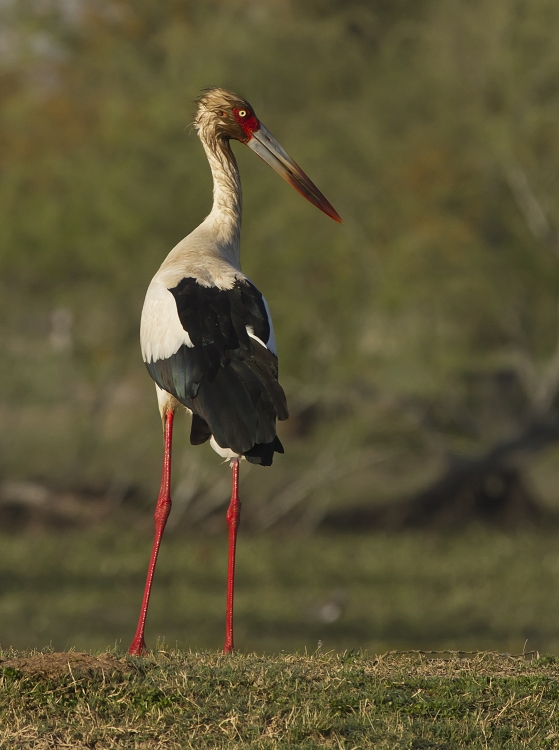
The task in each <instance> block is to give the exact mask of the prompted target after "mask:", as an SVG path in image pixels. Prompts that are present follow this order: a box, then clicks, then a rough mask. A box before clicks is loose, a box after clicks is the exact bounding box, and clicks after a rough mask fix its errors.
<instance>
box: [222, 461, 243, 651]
mask: <svg viewBox="0 0 559 750" xmlns="http://www.w3.org/2000/svg"><path fill="white" fill-rule="evenodd" d="M231 480H232V481H231V502H230V503H229V508H228V510H227V515H226V519H227V525H228V526H229V564H228V570H227V610H226V615H225V646H224V647H223V653H224V654H229V653H231V651H233V648H234V645H233V596H234V593H235V549H236V546H237V529H238V528H239V522H240V520H241V503H240V502H239V459H238V458H235V459H233V461H232V462H231Z"/></svg>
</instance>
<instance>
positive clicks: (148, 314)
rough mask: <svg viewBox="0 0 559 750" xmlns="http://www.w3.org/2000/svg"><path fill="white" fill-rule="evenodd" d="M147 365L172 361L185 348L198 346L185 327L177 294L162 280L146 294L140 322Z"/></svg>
mask: <svg viewBox="0 0 559 750" xmlns="http://www.w3.org/2000/svg"><path fill="white" fill-rule="evenodd" d="M140 344H141V347H142V357H143V359H144V362H151V361H153V362H157V360H159V359H168V357H171V356H172V355H173V354H175V353H176V352H178V350H179V349H180V348H181V346H183V345H185V344H186V346H190V347H192V346H194V344H193V343H192V341H191V339H190V336H189V335H188V332H187V331H185V330H184V328H183V327H182V323H181V321H180V318H179V314H178V312H177V303H176V302H175V298H174V297H173V294H172V293H171V292H170V291H169V290H168V289H167V287H166V286H165V285H164V284H162V283H161V282H160V281H155V280H154V281H152V282H151V284H150V285H149V287H148V290H147V293H146V299H145V301H144V307H143V310H142V321H141V323H140Z"/></svg>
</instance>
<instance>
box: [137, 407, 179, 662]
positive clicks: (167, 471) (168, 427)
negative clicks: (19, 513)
mask: <svg viewBox="0 0 559 750" xmlns="http://www.w3.org/2000/svg"><path fill="white" fill-rule="evenodd" d="M173 418H174V413H173V412H172V411H170V410H169V411H168V412H167V414H166V416H165V433H164V450H163V472H162V476H161V487H160V489H159V496H158V498H157V505H156V506H155V516H154V518H155V538H154V540H153V547H152V550H151V559H150V561H149V567H148V575H147V580H146V587H145V590H144V598H143V601H142V607H141V609H140V619H139V620H138V627H137V628H136V635H135V636H134V640H133V641H132V645H131V646H130V648H129V649H128V653H129V654H133V655H134V656H141V655H142V654H145V653H146V642H145V641H144V629H145V626H146V616H147V612H148V604H149V595H150V593H151V584H152V581H153V574H154V572H155V563H156V562H157V555H158V554H159V545H160V544H161V537H162V536H163V531H164V529H165V524H166V523H167V518H168V517H169V513H170V511H171V443H172V439H173Z"/></svg>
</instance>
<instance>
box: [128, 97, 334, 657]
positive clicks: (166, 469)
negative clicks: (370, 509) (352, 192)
mask: <svg viewBox="0 0 559 750" xmlns="http://www.w3.org/2000/svg"><path fill="white" fill-rule="evenodd" d="M195 125H196V128H197V130H198V134H199V137H200V140H201V141H202V144H203V146H204V148H205V151H206V155H207V157H208V161H209V164H210V168H211V170H212V176H213V182H214V196H213V207H212V210H211V212H210V214H209V215H208V216H207V218H206V219H205V220H204V221H203V222H202V224H200V226H198V227H197V228H196V229H195V230H194V231H193V232H191V233H190V234H189V235H188V236H187V237H185V239H183V240H182V241H181V242H179V243H178V245H176V247H175V248H173V250H171V252H170V253H169V255H168V256H167V258H166V259H165V260H164V262H163V263H162V265H161V267H160V268H159V270H158V271H157V273H156V274H155V276H154V277H153V279H152V281H151V283H150V285H149V287H148V290H147V294H146V298H145V302H144V307H143V311H142V320H141V326H140V342H141V349H142V356H143V359H144V362H145V364H146V366H147V369H148V371H149V373H150V375H151V377H152V378H153V380H154V381H155V384H156V391H157V399H158V404H159V410H160V413H161V417H162V421H163V425H164V432H165V453H164V465H163V478H162V484H161V490H160V493H159V498H158V503H157V508H156V513H155V520H156V536H155V541H154V548H153V552H152V559H151V562H150V567H149V571H148V580H147V583H146V591H145V593H144V602H143V604H142V610H141V614H140V621H139V623H138V629H137V632H136V637H135V638H134V641H133V643H132V646H131V647H130V652H131V653H133V654H140V653H143V651H144V650H145V643H144V635H143V633H144V625H145V618H146V614H147V605H148V601H149V595H150V589H151V581H152V577H153V572H154V569H155V562H156V559H157V553H158V549H159V543H160V541H161V536H162V534H163V529H164V527H165V523H166V520H167V517H168V514H169V511H170V507H171V499H170V489H169V488H170V461H171V438H172V426H173V418H174V413H175V411H176V409H177V408H178V407H179V406H181V405H182V406H184V407H185V408H186V409H187V410H188V411H189V412H190V413H191V414H192V425H191V432H190V442H191V443H192V444H193V445H199V444H201V443H204V442H206V441H207V440H209V441H210V444H211V446H212V448H213V449H214V450H215V451H216V452H217V453H218V454H219V455H220V456H222V457H224V458H228V459H231V463H232V468H233V492H232V498H231V505H230V507H229V511H228V515H227V521H228V523H229V528H230V557H229V585H228V605H227V636H226V646H225V650H226V651H231V650H232V648H233V634H232V607H233V574H234V555H235V543H236V532H237V527H238V523H239V513H240V503H239V501H238V493H237V485H238V469H239V460H240V459H241V458H246V459H247V460H248V461H250V462H252V463H255V464H261V465H264V466H269V465H271V463H272V461H273V457H274V453H276V452H279V453H283V447H282V444H281V442H280V441H279V438H278V437H277V435H276V421H277V420H283V419H287V416H288V412H287V403H286V399H285V394H284V392H283V390H282V388H281V386H280V385H279V383H278V361H277V351H276V343H275V337H274V330H273V325H272V320H271V316H270V310H269V308H268V305H267V303H266V300H265V299H264V297H263V296H262V295H261V293H260V292H259V291H258V289H257V288H256V287H255V286H254V284H253V283H252V282H251V281H250V280H249V279H248V278H247V277H246V276H245V275H244V274H243V273H242V271H241V266H240V234H241V211H242V196H241V183H240V178H239V172H238V168H237V164H236V161H235V157H234V155H233V152H232V150H231V146H230V139H231V138H233V139H236V140H239V141H242V142H244V143H246V144H247V145H248V146H250V147H251V148H253V150H255V151H256V152H257V153H258V155H259V156H261V158H263V159H264V160H265V161H267V162H268V163H270V164H271V166H273V167H274V168H275V169H276V171H278V172H280V174H282V176H283V177H284V178H285V179H287V180H288V181H289V182H291V184H293V185H294V187H296V189H297V190H299V192H301V193H302V194H303V195H305V197H307V198H308V199H309V200H311V201H312V202H313V203H315V205H317V206H318V207H319V208H321V209H322V210H323V211H325V212H326V213H328V214H329V215H330V216H332V217H333V218H335V219H336V220H339V217H338V215H337V214H336V212H335V211H334V209H333V208H332V207H331V206H330V204H329V203H328V201H326V199H325V198H324V196H322V194H321V193H320V192H319V191H318V190H317V188H316V187H315V186H314V185H313V184H312V183H311V182H310V180H309V179H308V178H307V177H306V175H304V173H303V172H302V170H300V168H299V167H298V166H297V165H296V164H295V162H293V161H292V160H291V159H290V158H289V157H288V156H287V154H286V153H285V152H284V151H283V149H282V148H281V146H279V144H278V143H277V141H275V139H274V138H273V136H271V134H270V133H269V132H268V131H267V130H266V128H264V126H263V125H262V124H261V123H260V122H259V121H258V120H257V119H256V117H255V115H254V112H253V110H252V108H251V107H250V105H249V104H248V102H246V100H244V99H241V98H240V97H238V96H236V95H235V94H232V93H231V92H227V91H225V90H224V89H210V90H208V91H207V92H206V93H205V94H204V95H203V96H202V97H201V98H200V100H199V102H198V112H197V115H196V121H195Z"/></svg>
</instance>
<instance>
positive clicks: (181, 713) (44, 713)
mask: <svg viewBox="0 0 559 750" xmlns="http://www.w3.org/2000/svg"><path fill="white" fill-rule="evenodd" d="M3 656H4V658H6V657H7V658H8V659H9V660H8V661H4V662H3V663H2V662H0V672H2V673H3V677H2V678H1V679H2V689H1V690H0V719H1V721H0V726H1V727H2V729H0V747H2V748H8V747H9V748H30V747H32V748H36V749H41V750H42V749H43V748H54V747H56V748H63V747H71V748H134V749H139V748H196V749H197V750H200V749H203V748H232V747H233V748H248V747H251V748H315V747H330V748H338V749H339V748H346V749H347V750H349V749H350V748H351V749H352V750H357V749H358V748H372V747H374V748H387V749H388V748H406V750H408V749H409V750H423V749H424V750H427V748H433V749H435V748H436V749H437V750H443V749H444V750H453V749H454V748H484V749H487V748H499V749H500V750H503V749H509V750H512V749H513V748H519V749H520V748H538V749H541V748H553V747H557V742H558V740H559V712H557V711H556V708H557V701H558V700H559V660H557V659H556V658H554V657H543V658H538V659H534V660H532V661H527V660H525V659H523V658H516V659H513V658H510V657H504V656H498V655H494V654H480V655H477V656H475V657H470V658H468V659H459V658H457V657H456V656H454V657H451V658H450V659H447V660H444V659H441V658H439V659H435V660H428V659H426V658H424V657H421V656H419V655H415V654H387V655H385V656H381V657H375V658H370V657H367V656H366V655H363V654H354V653H349V654H343V655H334V654H321V653H316V654H313V655H312V656H301V655H298V656H295V655H282V656H275V657H263V656H256V655H254V654H250V655H234V656H226V657H225V656H223V655H221V654H216V653H202V654H194V653H184V652H179V651H171V652H164V651H161V652H159V653H156V654H154V655H151V656H150V657H148V658H146V659H141V660H133V659H130V658H125V657H124V658H123V657H121V658H120V659H118V658H117V657H116V656H114V655H113V656H111V655H110V654H109V655H108V654H105V655H101V656H100V657H99V658H98V659H95V658H90V659H89V662H88V663H86V662H85V661H84V660H85V659H86V657H81V661H80V660H79V657H80V655H72V654H65V655H57V654H52V655H51V656H50V657H49V656H48V655H47V656H41V655H36V656H35V657H34V658H33V657H32V656H31V658H30V655H29V654H23V655H19V656H20V658H19V660H18V659H17V658H16V659H14V658H13V657H14V656H16V655H15V654H4V655H3ZM10 657H12V658H11V659H10ZM22 657H23V658H22ZM34 659H35V662H37V660H38V661H39V663H40V667H39V668H37V664H36V663H35V665H34ZM49 659H52V660H53V662H54V664H55V665H56V668H55V669H51V670H49V669H48V668H47V666H46V665H47V664H48V662H49Z"/></svg>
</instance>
